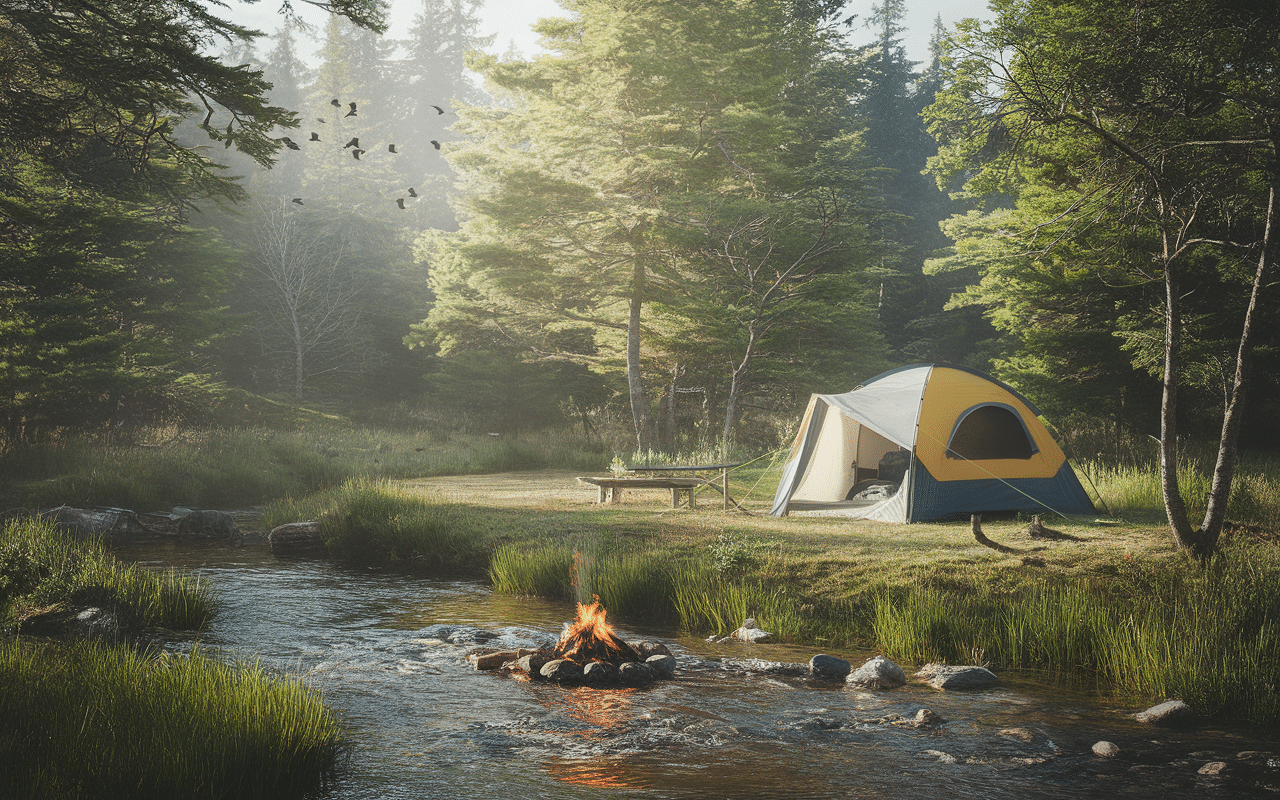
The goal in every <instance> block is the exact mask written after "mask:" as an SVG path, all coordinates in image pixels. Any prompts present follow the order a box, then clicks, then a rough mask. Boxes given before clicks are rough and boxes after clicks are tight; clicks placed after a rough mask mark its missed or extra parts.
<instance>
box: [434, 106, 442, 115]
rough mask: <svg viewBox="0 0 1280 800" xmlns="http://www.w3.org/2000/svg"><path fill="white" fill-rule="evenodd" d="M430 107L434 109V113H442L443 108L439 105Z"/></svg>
mask: <svg viewBox="0 0 1280 800" xmlns="http://www.w3.org/2000/svg"><path fill="white" fill-rule="evenodd" d="M432 108H434V109H435V110H436V114H443V113H444V109H443V108H441V107H440V106H432Z"/></svg>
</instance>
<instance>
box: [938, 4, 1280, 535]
mask: <svg viewBox="0 0 1280 800" xmlns="http://www.w3.org/2000/svg"><path fill="white" fill-rule="evenodd" d="M998 11H999V15H998V17H997V19H996V20H995V22H994V23H993V24H992V25H991V26H990V27H985V28H984V27H983V26H981V25H978V24H976V23H969V24H966V25H965V29H964V36H965V39H966V41H965V48H966V52H967V54H968V55H967V57H966V58H964V59H962V60H961V61H960V62H959V64H958V65H957V69H956V70H955V71H954V72H953V73H952V79H951V82H950V86H949V87H948V89H947V91H946V92H944V93H943V94H942V95H940V98H939V101H938V103H937V104H935V106H934V107H933V108H931V109H930V114H931V115H932V118H933V120H934V123H935V130H937V132H938V133H939V134H940V135H941V136H942V137H943V139H944V142H945V146H944V147H943V148H942V149H941V150H940V152H939V155H938V156H937V158H936V159H935V161H934V167H935V168H936V169H937V170H938V171H939V172H940V173H941V174H943V175H944V176H953V175H957V174H965V175H966V177H967V183H966V186H967V188H968V189H969V191H970V192H972V193H973V194H975V195H979V196H992V195H1003V196H1006V197H1010V198H1012V199H1013V200H1014V201H1015V202H1016V203H1017V206H1016V207H1017V210H1018V212H1019V213H1020V214H1024V215H1025V216H1026V219H1027V222H1029V223H1031V224H1030V226H1029V227H1023V228H1022V229H1021V230H1018V229H1014V230H1002V231H1001V232H1000V237H1001V238H1003V239H1005V240H1006V242H1007V245H1008V248H1009V249H1010V250H1013V249H1015V248H1016V247H1018V245H1019V244H1021V247H1022V249H1023V251H1024V252H1026V253H1027V254H1031V253H1035V252H1044V253H1050V254H1053V256H1056V257H1057V258H1060V259H1063V260H1064V261H1066V263H1067V266H1068V268H1070V267H1076V268H1085V269H1090V270H1096V271H1097V272H1098V273H1099V275H1101V276H1102V278H1101V279H1099V280H1095V281H1091V282H1083V283H1084V285H1092V286H1094V287H1096V288H1097V289H1098V290H1099V294H1100V295H1101V299H1102V301H1103V302H1107V303H1109V304H1110V303H1115V302H1116V300H1115V299H1114V295H1115V294H1116V293H1115V292H1109V291H1107V290H1108V289H1110V288H1111V287H1112V286H1113V285H1114V282H1113V281H1109V280H1106V277H1107V276H1108V275H1110V273H1111V270H1113V269H1114V268H1115V267H1114V266H1113V265H1116V266H1118V267H1120V268H1121V269H1122V270H1123V275H1124V276H1125V277H1126V278H1127V282H1128V283H1129V284H1130V285H1132V284H1144V285H1146V286H1147V287H1148V288H1149V290H1150V291H1151V292H1152V294H1153V295H1155V296H1156V297H1158V298H1159V300H1160V306H1158V308H1159V311H1158V312H1157V313H1156V314H1154V315H1153V314H1151V313H1150V312H1146V313H1139V314H1129V315H1122V316H1121V317H1120V319H1119V321H1118V324H1117V325H1116V328H1115V333H1116V334H1118V335H1119V336H1121V337H1122V338H1123V339H1124V340H1125V346H1126V349H1127V350H1128V351H1129V353H1130V355H1131V360H1132V363H1133V366H1134V367H1137V368H1140V369H1142V368H1145V369H1149V370H1151V371H1152V372H1153V373H1155V374H1156V375H1158V376H1159V378H1160V381H1161V402H1160V413H1159V420H1160V472H1161V488H1162V492H1163V495H1164V502H1165V512H1166V516H1167V518H1168V522H1169V528H1170V532H1171V534H1172V536H1173V539H1174V541H1175V542H1176V543H1177V545H1178V546H1179V547H1180V548H1183V549H1186V550H1188V551H1190V552H1192V553H1194V554H1196V555H1198V556H1200V557H1204V558H1207V557H1208V556H1209V555H1211V554H1212V553H1213V552H1214V550H1215V548H1216V546H1217V542H1218V537H1219V534H1220V533H1221V530H1222V525H1223V521H1224V519H1225V512H1226V505H1227V502H1228V499H1229V497H1230V491H1231V485H1232V480H1233V475H1234V469H1235V464H1236V456H1237V447H1238V442H1239V436H1240V430H1241V420H1242V418H1243V408H1244V405H1243V400H1244V398H1245V395H1246V390H1247V388H1248V386H1249V384H1250V383H1251V381H1252V379H1253V377H1254V369H1253V364H1254V352H1255V349H1256V347H1257V345H1258V343H1259V341H1260V339H1261V338H1262V337H1263V336H1264V331H1265V330H1266V329H1265V327H1264V326H1263V324H1262V320H1263V319H1264V316H1263V314H1264V312H1263V310H1262V305H1261V304H1260V302H1259V300H1260V298H1261V296H1262V293H1263V291H1264V288H1265V287H1266V286H1267V283H1268V282H1269V281H1270V280H1271V278H1270V274H1271V273H1272V272H1273V270H1274V260H1275V243H1274V237H1275V231H1276V224H1277V222H1280V220H1277V219H1276V213H1277V206H1276V198H1277V195H1278V194H1280V169H1277V167H1276V164H1277V160H1276V154H1277V150H1278V145H1280V142H1278V141H1277V134H1276V125H1275V122H1276V120H1277V119H1278V118H1280V96H1278V95H1277V92H1276V89H1275V83H1274V81H1273V80H1272V75H1273V74H1274V71H1275V69H1276V65H1277V62H1278V61H1280V37H1278V36H1277V31H1280V19H1278V18H1277V12H1276V10H1275V9H1274V8H1272V7H1270V6H1265V7H1264V6H1262V5H1254V4H1244V5H1241V4H1238V3H1233V2H1226V1H1225V0H1222V1H1220V0H1173V1H1172V2H1168V3H1163V4H1159V5H1157V6H1148V5H1147V4H1145V3H1133V4H1114V3H1105V2H1101V1H1100V0H1053V2H1026V3H1016V4H1014V3H1009V4H1001V5H1000V6H999V7H998ZM1055 195H1057V196H1061V197H1064V198H1066V199H1067V200H1066V202H1064V201H1063V200H1060V199H1059V200H1057V201H1056V203H1055V202H1046V201H1045V199H1044V198H1045V197H1046V196H1049V197H1051V198H1052V197H1054V196H1055ZM1046 211H1048V212H1054V211H1056V212H1057V213H1056V214H1055V215H1054V216H1046V215H1045V212H1046ZM988 227H989V226H988ZM1073 250H1074V251H1076V252H1073ZM1057 258H1056V259H1055V262H1056V260H1057ZM1055 262H1051V263H1050V264H1049V265H1048V266H1049V269H1048V270H1043V269H1042V270H1041V271H1042V272H1048V273H1052V272H1056V271H1059V270H1060V269H1061V267H1060V265H1059V264H1058V263H1055ZM1072 262H1074V263H1072ZM1245 287H1248V288H1247V289H1246V288H1245ZM1122 288H1123V289H1126V290H1127V288H1128V287H1122ZM993 289H995V287H994V286H990V285H989V286H988V287H987V291H988V292H989V293H990V292H992V290H993ZM1033 294H1035V292H1026V291H1019V292H1018V293H1012V292H1011V293H1009V294H1008V295H1007V297H1008V301H1007V305H1014V304H1019V303H1022V304H1025V303H1026V302H1027V301H1026V297H1027V296H1028V295H1033ZM1095 302H1096V301H1095ZM1201 303H1205V305H1201ZM1037 305H1039V306H1040V307H1045V308H1051V307H1053V306H1055V305H1059V306H1060V305H1061V302H1055V301H1053V300H1051V299H1050V300H1049V301H1047V302H1046V301H1045V300H1043V299H1041V300H1039V302H1038V303H1037ZM1112 310H1113V312H1114V311H1123V308H1122V307H1121V306H1119V305H1116V306H1115V308H1113V309H1112ZM1153 317H1154V319H1153ZM1214 318H1217V320H1218V321H1216V322H1214V323H1212V324H1210V325H1205V324H1203V323H1202V322H1201V320H1207V319H1214ZM1153 323H1155V324H1154V325H1153ZM1228 329H1234V330H1233V332H1234V336H1233V337H1232V338H1233V340H1234V347H1233V348H1231V349H1230V350H1228V351H1227V353H1226V364H1227V365H1228V366H1227V368H1226V369H1225V370H1223V369H1221V368H1218V369H1216V370H1215V371H1217V372H1219V374H1221V375H1222V379H1223V383H1224V391H1223V396H1224V402H1223V405H1222V423H1221V424H1222V427H1221V433H1220V437H1219V441H1218V452H1217V458H1216V463H1215V465H1214V474H1213V484H1212V488H1211V489H1210V492H1209V497H1208V502H1207V507H1206V509H1205V511H1204V517H1203V519H1202V521H1201V523H1200V525H1199V526H1198V527H1194V526H1193V524H1192V522H1191V519H1190V513H1191V512H1190V511H1189V509H1188V508H1187V505H1186V502H1185V500H1184V499H1183V497H1182V494H1181V492H1180V490H1179V479H1178V468H1179V462H1180V447H1181V436H1180V435H1179V431H1180V425H1181V421H1182V417H1181V415H1180V413H1179V405H1180V403H1179V401H1180V398H1182V397H1183V396H1184V388H1185V386H1186V385H1187V384H1188V383H1194V379H1192V380H1190V381H1189V380H1188V378H1189V375H1188V370H1187V365H1188V364H1194V363H1195V361H1194V359H1196V358H1197V357H1198V356H1199V357H1203V355H1204V354H1206V353H1210V352H1212V351H1213V350H1215V349H1219V347H1220V345H1215V344H1214V343H1213V340H1214V339H1216V338H1218V335H1220V334H1219V333H1213V332H1211V331H1217V332H1223V331H1226V330H1228ZM1220 341H1221V340H1220ZM1206 344H1208V345H1209V346H1208V347H1205V345H1206ZM1233 351H1234V352H1233Z"/></svg>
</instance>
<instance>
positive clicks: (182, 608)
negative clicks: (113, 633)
mask: <svg viewBox="0 0 1280 800" xmlns="http://www.w3.org/2000/svg"><path fill="white" fill-rule="evenodd" d="M87 606H98V607H103V608H106V609H108V610H110V611H112V612H113V613H115V614H116V616H117V618H118V619H119V621H120V623H121V624H122V625H123V626H124V627H125V628H126V629H140V628H147V627H162V628H169V629H172V630H190V629H198V628H201V627H203V626H204V625H205V623H207V622H208V621H209V620H210V619H212V618H213V615H214V613H215V611H216V604H215V600H214V596H213V593H212V591H211V590H210V588H209V587H208V585H206V584H202V583H201V582H200V581H199V580H198V579H195V578H190V577H186V576H182V575H179V574H178V573H176V572H173V571H169V572H152V571H149V570H146V569H143V568H141V567H138V566H137V565H134V564H126V563H124V562H121V561H118V560H117V559H115V558H114V557H112V556H111V555H110V554H108V553H107V552H106V550H105V549H104V548H103V546H102V544H101V543H100V542H98V541H95V540H92V539H90V540H82V539H78V538H76V537H74V536H71V535H69V534H65V533H62V532H60V531H58V530H57V529H56V528H54V527H53V526H52V524H50V523H48V522H45V521H42V520H35V519H26V520H16V521H12V522H10V523H8V524H6V525H5V526H4V528H3V529H2V530H0V622H3V623H4V627H11V626H13V625H14V624H15V623H16V622H17V621H19V620H20V619H22V618H23V617H25V616H27V615H28V614H30V613H32V612H34V611H37V610H48V609H56V608H61V609H66V610H71V609H74V608H83V607H87Z"/></svg>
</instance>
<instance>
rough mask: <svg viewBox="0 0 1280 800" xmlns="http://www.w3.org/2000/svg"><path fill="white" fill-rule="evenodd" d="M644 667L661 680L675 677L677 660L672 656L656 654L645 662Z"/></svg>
mask: <svg viewBox="0 0 1280 800" xmlns="http://www.w3.org/2000/svg"><path fill="white" fill-rule="evenodd" d="M644 665H645V666H646V667H648V668H649V669H651V670H653V671H654V673H655V674H656V675H658V676H659V677H661V678H674V677H675V674H676V660H675V658H674V657H673V656H671V655H668V654H663V653H655V654H654V655H651V656H649V657H648V658H646V659H645V660H644Z"/></svg>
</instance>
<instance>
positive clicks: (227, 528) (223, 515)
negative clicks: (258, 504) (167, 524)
mask: <svg viewBox="0 0 1280 800" xmlns="http://www.w3.org/2000/svg"><path fill="white" fill-rule="evenodd" d="M175 510H177V509H175ZM186 511H187V513H185V514H183V515H182V517H181V518H180V519H179V520H178V533H179V534H182V535H183V536H201V537H204V538H206V539H238V538H240V531H239V530H237V529H236V518H235V517H233V516H231V515H230V514H228V513H227V512H225V511H214V510H212V509H196V510H189V509H187V510H186ZM170 516H172V514H170Z"/></svg>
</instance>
